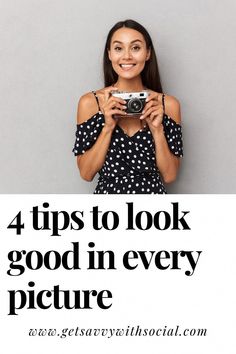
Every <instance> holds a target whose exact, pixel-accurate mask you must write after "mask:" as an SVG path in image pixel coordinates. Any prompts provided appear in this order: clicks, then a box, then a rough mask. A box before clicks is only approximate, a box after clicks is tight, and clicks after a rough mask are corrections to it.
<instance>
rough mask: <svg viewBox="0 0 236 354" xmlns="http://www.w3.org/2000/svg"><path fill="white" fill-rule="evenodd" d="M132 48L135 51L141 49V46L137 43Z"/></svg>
mask: <svg viewBox="0 0 236 354" xmlns="http://www.w3.org/2000/svg"><path fill="white" fill-rule="evenodd" d="M132 49H133V50H135V51H138V50H139V49H140V47H139V46H138V45H135V46H134V47H133V48H132Z"/></svg>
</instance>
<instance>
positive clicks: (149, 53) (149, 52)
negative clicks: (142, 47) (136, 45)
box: [146, 48, 151, 61]
mask: <svg viewBox="0 0 236 354" xmlns="http://www.w3.org/2000/svg"><path fill="white" fill-rule="evenodd" d="M150 56H151V48H149V49H148V51H147V56H146V61H148V60H149V59H150Z"/></svg>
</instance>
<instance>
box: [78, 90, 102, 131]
mask: <svg viewBox="0 0 236 354" xmlns="http://www.w3.org/2000/svg"><path fill="white" fill-rule="evenodd" d="M97 112H98V105H97V101H96V99H95V97H94V94H93V93H92V92H88V93H85V94H84V95H83V96H81V97H80V100H79V103H78V109H77V123H78V124H81V123H83V122H85V121H86V120H87V119H89V118H90V117H92V116H93V115H94V114H96V113H97Z"/></svg>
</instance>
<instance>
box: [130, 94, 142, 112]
mask: <svg viewBox="0 0 236 354" xmlns="http://www.w3.org/2000/svg"><path fill="white" fill-rule="evenodd" d="M142 108H143V105H142V102H141V101H140V100H139V99H138V98H133V99H132V100H130V101H129V103H128V109H129V111H130V112H131V113H138V112H140V111H141V110H142Z"/></svg>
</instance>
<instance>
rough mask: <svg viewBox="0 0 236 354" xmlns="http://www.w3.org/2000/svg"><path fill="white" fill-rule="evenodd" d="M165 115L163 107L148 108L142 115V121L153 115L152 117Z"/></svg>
mask: <svg viewBox="0 0 236 354" xmlns="http://www.w3.org/2000/svg"><path fill="white" fill-rule="evenodd" d="M163 113H164V111H163V107H162V106H160V105H154V106H151V107H150V108H148V109H147V110H146V109H145V110H144V113H143V114H142V115H141V117H140V119H145V118H148V117H149V116H150V115H151V114H152V117H154V116H159V115H160V116H162V115H163Z"/></svg>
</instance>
